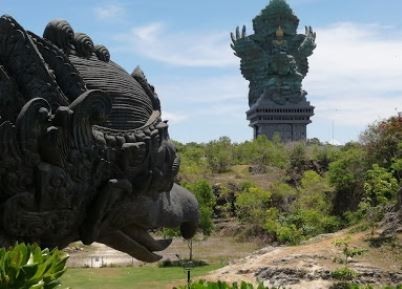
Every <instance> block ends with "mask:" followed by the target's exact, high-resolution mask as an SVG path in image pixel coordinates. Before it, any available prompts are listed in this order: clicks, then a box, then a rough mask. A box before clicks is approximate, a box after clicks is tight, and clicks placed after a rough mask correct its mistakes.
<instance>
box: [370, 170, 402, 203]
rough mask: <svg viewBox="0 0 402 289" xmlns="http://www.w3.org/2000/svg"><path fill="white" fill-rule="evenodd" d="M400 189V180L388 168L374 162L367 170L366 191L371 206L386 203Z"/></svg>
mask: <svg viewBox="0 0 402 289" xmlns="http://www.w3.org/2000/svg"><path fill="white" fill-rule="evenodd" d="M398 189H399V185H398V181H397V180H396V179H395V178H394V177H393V176H392V174H391V173H390V172H388V171H387V170H386V169H384V168H382V167H380V166H379V165H377V164H374V165H373V166H372V168H371V169H370V170H368V171H367V173H366V181H365V182H364V192H365V199H366V200H367V202H369V203H370V205H371V206H373V207H374V206H377V205H384V204H386V203H387V202H388V201H390V200H391V199H394V198H395V196H396V192H397V191H398Z"/></svg>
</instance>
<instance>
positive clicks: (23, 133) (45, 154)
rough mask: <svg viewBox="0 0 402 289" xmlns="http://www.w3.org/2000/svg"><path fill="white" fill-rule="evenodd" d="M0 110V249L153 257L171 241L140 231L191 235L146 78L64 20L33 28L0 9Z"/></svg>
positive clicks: (187, 205)
mask: <svg viewBox="0 0 402 289" xmlns="http://www.w3.org/2000/svg"><path fill="white" fill-rule="evenodd" d="M0 116H1V119H0V245H1V246H8V245H10V244H12V243H14V242H15V241H25V242H38V243H40V244H42V245H43V246H49V247H59V248H63V247H65V246H67V245H68V244H69V243H70V242H73V241H77V240H82V241H83V242H84V243H85V244H90V243H92V242H94V241H97V242H101V243H104V244H106V245H109V246H111V247H113V248H115V249H117V250H121V251H124V252H127V253H128V254H130V255H132V256H133V257H135V258H137V259H140V260H143V261H147V262H152V261H156V260H159V259H160V256H158V255H156V254H155V253H154V252H155V251H161V250H164V249H165V248H166V247H167V246H169V244H170V240H156V239H154V238H153V237H152V236H151V235H150V234H149V230H150V229H155V228H160V227H172V228H175V227H180V229H181V232H182V235H183V237H185V238H191V237H192V236H193V235H194V233H195V230H196V227H197V224H198V204H197V202H196V200H195V198H194V197H193V195H192V194H191V193H189V192H188V191H186V190H185V189H183V188H181V187H179V186H177V185H175V184H174V183H173V181H174V177H175V175H176V174H177V172H178V169H179V161H178V158H177V156H176V152H175V148H174V145H173V143H172V142H171V141H170V140H169V136H168V125H167V123H166V122H165V121H162V120H161V110H160V102H159V99H158V97H157V95H156V93H155V91H154V87H153V86H152V85H150V84H149V83H148V81H147V79H146V78H145V76H144V74H143V72H142V71H141V70H140V69H139V68H137V69H135V70H134V72H133V73H132V74H131V75H130V74H128V73H127V72H126V71H124V70H123V69H122V68H121V67H120V66H118V65H117V64H115V63H114V62H112V61H111V60H110V55H109V52H108V50H107V49H106V47H104V46H102V45H94V44H93V42H92V40H91V38H90V37H89V36H88V35H86V34H84V33H74V31H73V29H72V28H71V26H70V25H69V24H68V22H66V21H63V20H60V21H52V22H50V23H49V24H48V25H47V27H46V29H45V31H44V33H43V37H39V36H37V35H35V34H34V33H32V32H29V31H26V30H24V29H23V28H22V27H21V26H20V25H19V24H18V23H17V22H16V21H15V20H14V19H13V18H11V17H9V16H2V17H1V18H0Z"/></svg>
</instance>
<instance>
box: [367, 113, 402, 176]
mask: <svg viewBox="0 0 402 289" xmlns="http://www.w3.org/2000/svg"><path fill="white" fill-rule="evenodd" d="M360 141H361V142H362V144H363V145H364V146H365V148H366V150H367V155H368V158H369V162H370V164H375V163H377V164H379V165H380V166H381V167H384V168H386V169H388V168H390V166H391V164H392V162H393V160H394V159H395V158H400V157H402V145H401V144H402V117H401V116H394V117H390V118H389V119H387V120H383V121H380V122H376V123H374V124H372V125H370V126H369V127H368V129H367V130H366V131H365V132H364V133H362V135H361V136H360Z"/></svg>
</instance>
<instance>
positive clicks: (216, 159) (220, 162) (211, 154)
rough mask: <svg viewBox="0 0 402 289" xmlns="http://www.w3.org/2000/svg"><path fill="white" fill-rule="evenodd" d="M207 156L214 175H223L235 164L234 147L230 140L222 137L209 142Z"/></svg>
mask: <svg viewBox="0 0 402 289" xmlns="http://www.w3.org/2000/svg"><path fill="white" fill-rule="evenodd" d="M205 149H206V150H205V156H206V159H207V163H208V166H209V168H210V169H211V171H212V172H213V173H223V172H226V171H228V170H229V168H230V166H231V165H232V164H233V145H232V143H231V140H230V138H228V137H220V138H219V140H217V141H216V140H214V141H211V142H209V143H208V144H207V145H206V148H205Z"/></svg>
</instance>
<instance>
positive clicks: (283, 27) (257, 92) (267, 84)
mask: <svg viewBox="0 0 402 289" xmlns="http://www.w3.org/2000/svg"><path fill="white" fill-rule="evenodd" d="M298 25H299V19H298V18H297V17H296V16H295V15H294V14H293V11H292V9H291V8H290V7H289V6H288V4H287V3H286V2H285V1H284V0H271V1H270V3H269V5H268V6H267V7H266V8H265V9H264V10H262V12H261V14H260V15H258V16H257V17H256V18H254V20H253V28H254V31H255V33H254V34H252V35H249V36H247V35H246V27H245V26H243V28H242V30H241V31H240V29H239V27H237V28H236V32H235V34H233V33H231V38H232V42H233V43H232V44H231V47H232V48H233V50H234V52H235V55H236V56H238V57H239V58H240V59H241V62H240V68H241V72H242V74H243V76H244V78H245V79H247V80H249V81H250V85H249V88H250V90H249V106H250V110H249V112H248V113H247V115H248V119H249V120H250V121H251V126H253V127H255V129H256V132H255V136H258V134H260V133H261V129H262V130H264V129H265V130H266V131H265V132H262V133H264V134H267V135H268V137H269V138H272V137H273V133H274V132H275V130H276V132H278V133H280V136H281V137H282V139H284V140H287V139H289V140H298V139H303V137H302V136H301V135H299V136H298V135H296V134H295V133H296V130H299V128H298V126H300V124H304V128H305V123H309V122H310V121H309V117H310V116H311V115H313V107H312V106H310V104H309V103H308V102H307V101H306V94H307V93H306V92H305V91H304V90H303V89H302V85H301V83H302V80H303V78H304V77H305V76H306V74H307V72H308V60H307V57H309V56H310V55H312V53H313V50H314V49H315V47H316V44H315V38H316V34H315V32H313V30H312V28H311V27H306V28H305V34H304V35H303V34H297V28H298ZM257 109H258V110H259V111H257ZM272 109H273V110H274V111H269V110H272ZM285 109H287V110H285ZM297 109H305V110H306V111H297ZM260 110H261V111H260ZM279 110H281V111H279ZM283 113H284V115H283ZM298 113H302V114H301V115H300V114H298ZM289 123H291V124H294V126H293V127H290V128H291V129H290V131H287V127H288V124H289ZM284 124H285V125H284ZM272 125H274V126H272ZM270 126H271V128H270ZM272 128H274V129H273V130H272ZM259 130H260V131H259ZM268 131H269V132H268ZM289 133H290V135H289V136H287V134H289ZM298 133H300V132H299V131H298ZM304 138H305V135H304Z"/></svg>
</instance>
